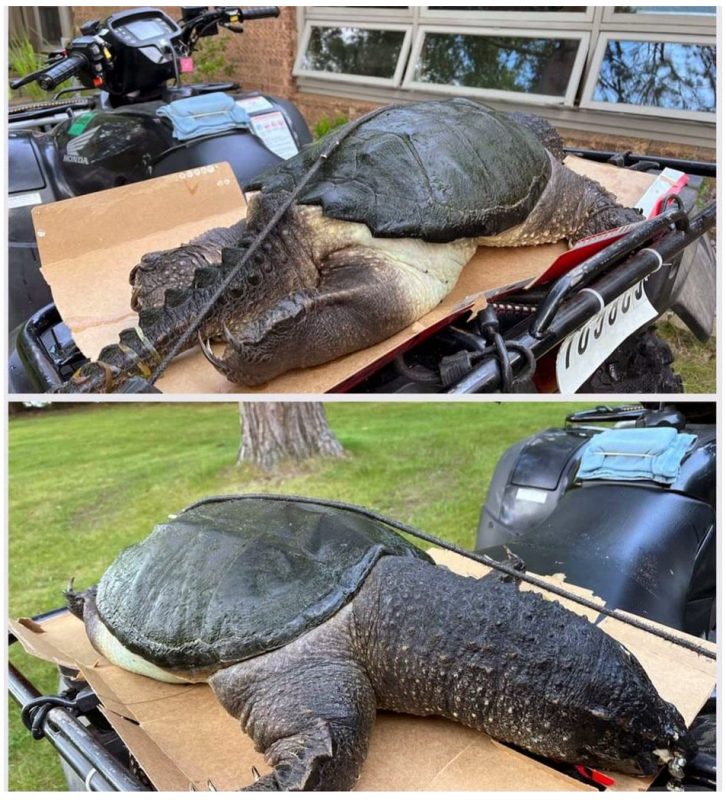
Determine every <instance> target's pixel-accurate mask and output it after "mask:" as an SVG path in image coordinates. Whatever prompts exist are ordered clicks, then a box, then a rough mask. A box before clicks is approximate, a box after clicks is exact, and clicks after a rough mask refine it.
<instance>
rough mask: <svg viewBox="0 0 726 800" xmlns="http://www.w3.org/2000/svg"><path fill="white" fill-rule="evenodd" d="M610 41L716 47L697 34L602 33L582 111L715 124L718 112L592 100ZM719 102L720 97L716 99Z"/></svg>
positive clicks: (708, 38) (706, 38)
mask: <svg viewBox="0 0 726 800" xmlns="http://www.w3.org/2000/svg"><path fill="white" fill-rule="evenodd" d="M609 39H617V40H619V41H626V42H668V43H673V44H703V45H710V46H712V47H716V39H715V38H714V37H712V36H699V35H696V34H693V35H690V34H680V35H676V34H666V33H640V32H638V31H631V32H630V33H624V32H622V31H603V32H601V33H600V35H599V36H598V40H597V44H596V45H595V50H594V52H593V57H592V61H591V63H590V68H589V70H588V74H587V80H586V82H585V87H584V89H583V92H582V99H581V100H580V107H581V108H593V109H598V110H601V111H615V112H623V113H625V114H644V115H645V116H648V117H661V118H663V117H666V118H671V119H683V120H692V121H695V122H716V114H717V111H714V112H712V111H687V110H682V109H676V108H661V107H660V106H636V105H633V104H631V103H606V102H604V101H602V100H593V94H594V93H595V87H596V86H597V81H598V78H599V77H600V69H601V67H602V61H603V57H604V55H605V49H606V47H607V42H608V40H609ZM717 100H718V97H717Z"/></svg>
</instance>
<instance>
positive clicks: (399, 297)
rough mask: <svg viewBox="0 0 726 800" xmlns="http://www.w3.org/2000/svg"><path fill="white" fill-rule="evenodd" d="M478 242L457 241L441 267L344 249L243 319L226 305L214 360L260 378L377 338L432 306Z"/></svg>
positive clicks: (249, 381) (243, 376)
mask: <svg viewBox="0 0 726 800" xmlns="http://www.w3.org/2000/svg"><path fill="white" fill-rule="evenodd" d="M439 247H442V246H441V245H439ZM473 249H474V248H473V245H472V246H469V247H463V246H460V245H456V244H455V245H453V246H452V247H451V256H450V257H449V258H448V259H445V258H442V257H441V256H439V264H438V266H439V267H440V268H439V269H429V267H428V264H427V263H425V262H424V263H419V264H415V265H414V264H411V263H405V262H403V261H402V260H401V259H396V258H391V257H388V256H386V255H385V254H383V253H381V252H380V251H378V250H376V249H373V248H356V247H350V248H346V249H344V250H340V251H338V252H336V253H335V254H334V255H333V256H332V257H330V258H328V259H327V260H326V262H325V263H324V264H323V265H322V266H320V267H319V271H320V281H319V283H318V285H317V286H316V287H315V288H312V289H306V290H303V291H298V292H295V293H293V294H290V295H288V296H287V297H285V298H283V299H282V300H280V301H279V302H277V303H276V304H275V305H273V306H272V307H271V308H269V309H267V310H266V311H262V312H261V313H259V314H258V315H257V316H256V318H253V319H252V321H249V317H248V318H247V319H246V320H245V321H244V322H242V323H241V324H240V323H239V322H236V320H235V318H234V316H235V315H234V311H233V310H230V311H228V312H227V315H226V319H225V320H223V321H224V327H225V328H226V331H225V338H226V340H227V347H226V349H225V352H224V354H223V356H222V358H221V360H220V359H216V360H214V361H213V363H215V366H216V367H217V368H218V369H220V371H222V372H223V373H224V374H225V375H226V376H227V378H228V380H230V381H231V382H233V383H238V384H245V385H248V386H255V385H258V384H262V383H266V382H267V381H269V380H271V379H272V378H274V377H276V376H277V375H281V374H282V373H284V372H287V371H288V370H291V369H303V368H306V367H312V366H316V365H318V364H323V363H325V362H327V361H331V360H332V359H335V358H338V357H340V356H343V355H346V354H348V353H352V352H355V351H356V350H360V349H362V348H364V347H369V346H371V345H373V344H376V343H377V342H380V341H382V340H384V339H386V338H388V337H389V336H392V335H393V334H395V333H397V332H398V331H400V330H402V329H403V328H405V327H406V326H407V325H410V324H411V323H412V322H414V321H415V320H417V319H418V318H419V317H421V316H423V315H424V314H425V313H427V312H428V311H430V310H431V309H432V308H434V307H435V306H436V305H437V304H438V303H439V302H440V301H441V300H442V299H443V298H444V297H445V296H446V295H447V294H448V293H449V292H450V291H451V289H452V288H453V286H454V284H455V282H456V279H457V278H458V276H459V273H460V272H461V269H462V267H463V265H464V264H465V263H466V261H467V260H468V258H469V256H470V255H471V252H472V251H473ZM442 262H443V263H442ZM208 355H209V354H208Z"/></svg>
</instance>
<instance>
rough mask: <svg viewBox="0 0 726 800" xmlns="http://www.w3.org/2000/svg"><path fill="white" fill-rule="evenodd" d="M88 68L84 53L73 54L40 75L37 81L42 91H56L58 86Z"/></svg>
mask: <svg viewBox="0 0 726 800" xmlns="http://www.w3.org/2000/svg"><path fill="white" fill-rule="evenodd" d="M87 66H88V59H87V58H86V56H84V55H83V53H71V54H70V55H69V56H66V58H62V59H61V60H60V61H57V62H56V63H55V64H52V65H51V66H50V67H48V68H47V69H45V70H43V72H42V73H41V74H40V75H38V77H37V78H36V80H37V81H38V86H40V88H41V89H45V91H46V92H49V91H51V90H52V89H55V87H56V86H58V85H59V84H61V83H63V81H66V80H68V78H72V77H73V76H74V75H77V74H78V73H79V72H80V71H81V70H83V69H84V68H85V67H87Z"/></svg>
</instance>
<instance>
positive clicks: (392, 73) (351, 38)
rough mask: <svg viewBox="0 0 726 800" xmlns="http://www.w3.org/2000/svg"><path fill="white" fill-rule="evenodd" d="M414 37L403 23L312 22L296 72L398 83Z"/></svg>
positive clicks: (372, 81)
mask: <svg viewBox="0 0 726 800" xmlns="http://www.w3.org/2000/svg"><path fill="white" fill-rule="evenodd" d="M410 41H411V31H410V29H408V28H406V27H405V26H402V25H377V24H369V25H366V26H362V25H360V26H358V25H323V24H319V23H317V22H316V23H308V25H306V28H305V35H304V36H303V40H302V43H301V47H300V50H299V52H298V58H297V62H296V64H295V69H294V70H293V73H294V74H295V75H321V74H322V75H325V76H326V77H327V78H330V79H333V80H364V81H366V82H367V83H371V84H379V85H389V86H394V85H396V84H398V83H400V80H401V74H402V72H403V67H404V61H405V57H406V56H407V55H408V49H409V45H410Z"/></svg>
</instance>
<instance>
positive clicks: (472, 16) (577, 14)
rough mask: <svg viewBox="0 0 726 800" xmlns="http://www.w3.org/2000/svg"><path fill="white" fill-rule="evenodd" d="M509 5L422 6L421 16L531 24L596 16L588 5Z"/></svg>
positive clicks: (448, 20)
mask: <svg viewBox="0 0 726 800" xmlns="http://www.w3.org/2000/svg"><path fill="white" fill-rule="evenodd" d="M507 9H508V7H507V6H502V8H501V9H500V10H497V11H460V10H456V11H455V10H454V9H453V8H451V9H448V8H442V9H438V10H436V11H434V10H432V9H430V8H429V7H428V6H422V7H421V10H420V12H419V13H420V18H421V21H422V22H423V21H424V20H426V21H428V22H431V23H434V22H437V21H438V22H443V23H450V24H456V23H455V22H454V20H461V21H465V22H468V23H477V22H478V23H482V24H485V25H491V24H493V23H500V22H507V23H509V24H510V25H512V24H516V23H521V22H524V23H526V24H528V25H529V24H530V23H532V22H544V23H548V22H550V23H552V25H553V26H555V25H561V24H562V23H563V22H573V23H578V24H580V25H584V24H589V23H591V22H592V21H593V19H594V17H595V6H590V5H588V6H587V7H586V9H585V11H563V12H559V11H542V12H537V11H534V12H533V11H528V12H523V11H509V10H507Z"/></svg>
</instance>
